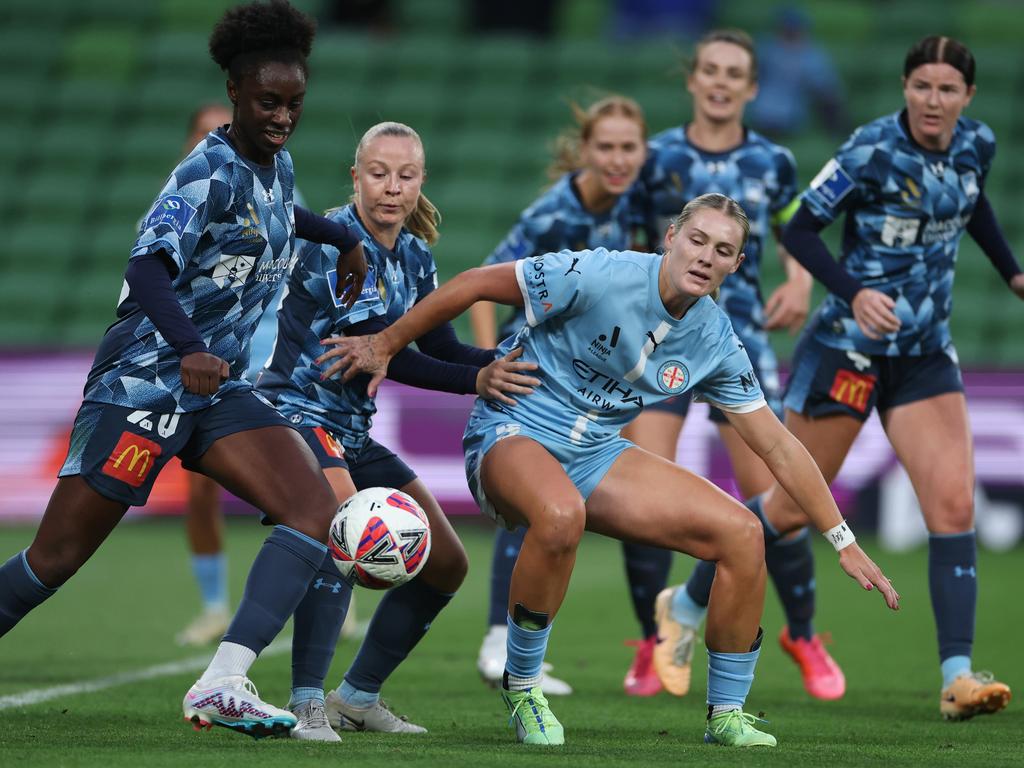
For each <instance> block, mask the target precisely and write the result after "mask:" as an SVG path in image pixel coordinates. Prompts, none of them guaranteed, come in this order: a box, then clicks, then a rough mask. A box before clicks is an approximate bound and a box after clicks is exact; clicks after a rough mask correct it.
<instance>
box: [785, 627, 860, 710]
mask: <svg viewBox="0 0 1024 768" xmlns="http://www.w3.org/2000/svg"><path fill="white" fill-rule="evenodd" d="M779 645H781V646H782V650H784V651H785V652H786V653H788V654H789V655H790V656H791V657H792V659H793V661H795V662H796V663H797V664H798V665H799V666H800V674H801V675H802V676H803V679H804V689H805V690H806V691H807V692H808V693H809V694H811V696H813V697H814V698H816V699H824V700H825V701H832V700H834V699H841V698H842V697H843V694H844V693H846V677H845V676H844V675H843V670H841V669H840V668H839V665H838V664H836V662H835V659H833V658H832V657H831V656H830V655H829V652H828V651H827V650H825V644H824V643H823V642H822V640H821V636H820V635H814V637H812V638H811V639H810V640H805V639H804V638H802V637H798V638H797V639H796V640H793V639H792V638H791V637H790V636H789V628H788V627H783V628H782V632H780V633H779Z"/></svg>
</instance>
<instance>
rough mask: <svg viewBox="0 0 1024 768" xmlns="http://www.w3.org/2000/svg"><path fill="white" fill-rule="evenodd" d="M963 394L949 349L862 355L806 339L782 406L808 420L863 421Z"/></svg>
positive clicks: (811, 337)
mask: <svg viewBox="0 0 1024 768" xmlns="http://www.w3.org/2000/svg"><path fill="white" fill-rule="evenodd" d="M963 391H964V383H963V379H962V377H961V375H960V366H959V365H958V363H957V359H956V352H955V350H953V348H952V347H949V348H948V349H947V350H944V351H941V352H932V353H930V354H927V355H900V356H895V357H889V356H886V355H863V354H861V353H860V352H853V351H850V350H845V349H836V348H834V347H828V346H825V345H824V344H822V343H821V342H820V341H818V340H816V339H815V338H814V335H813V334H806V335H805V336H804V338H803V339H801V340H800V343H799V344H798V345H797V348H796V351H795V352H794V355H793V375H792V376H790V377H789V382H788V384H787V385H786V398H785V406H786V408H787V409H789V410H791V411H796V412H797V413H801V414H803V415H804V416H810V417H812V418H813V417H818V416H828V415H831V414H837V413H838V414H845V415H847V416H853V417H854V418H856V419H858V420H860V421H866V420H867V418H868V416H870V415H871V410H872V409H873V408H878V410H879V411H887V410H889V409H890V408H895V407H896V406H899V405H906V404H907V403H914V402H917V401H918V400H926V399H928V398H929V397H937V396H938V395H944V394H946V393H949V392H963Z"/></svg>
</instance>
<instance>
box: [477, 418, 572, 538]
mask: <svg viewBox="0 0 1024 768" xmlns="http://www.w3.org/2000/svg"><path fill="white" fill-rule="evenodd" d="M480 479H481V483H482V485H483V491H484V494H485V495H486V496H487V500H488V501H489V502H490V503H491V504H493V505H494V507H495V509H496V510H497V511H498V513H499V514H500V515H501V517H502V518H503V519H504V520H505V521H507V522H508V523H510V524H512V525H526V526H532V525H534V524H535V523H543V524H546V525H554V526H563V525H564V526H572V527H576V528H578V529H579V531H580V532H582V529H583V525H584V524H585V519H584V518H585V515H586V512H585V508H584V505H583V497H582V496H581V495H580V492H579V491H578V490H577V489H576V486H575V485H573V483H572V481H571V480H570V479H569V476H568V475H567V474H566V472H565V469H564V468H563V467H562V465H561V463H560V462H559V461H558V459H556V458H555V457H554V456H552V455H551V453H549V452H548V450H547V449H546V448H545V447H544V446H543V445H541V444H540V443H538V442H537V441H536V440H533V439H531V438H529V437H523V436H518V435H517V436H515V437H508V438H505V439H504V440H499V441H498V442H497V443H495V444H494V446H493V447H492V448H491V449H490V450H489V451H488V452H487V454H486V455H485V456H484V458H483V461H482V462H481V466H480Z"/></svg>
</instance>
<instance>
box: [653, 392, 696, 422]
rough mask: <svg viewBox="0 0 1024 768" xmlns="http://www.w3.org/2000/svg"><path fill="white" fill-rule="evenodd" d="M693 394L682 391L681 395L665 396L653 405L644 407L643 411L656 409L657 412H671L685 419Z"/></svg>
mask: <svg viewBox="0 0 1024 768" xmlns="http://www.w3.org/2000/svg"><path fill="white" fill-rule="evenodd" d="M692 399H693V396H692V395H691V394H690V393H689V392H683V394H681V395H673V396H672V397H667V398H665V399H664V400H659V401H658V402H656V403H655V404H654V405H649V406H647V407H646V408H644V411H658V412H659V413H671V414H672V415H674V416H678V417H679V418H680V419H685V418H686V414H687V413H689V412H690V401H691V400H692Z"/></svg>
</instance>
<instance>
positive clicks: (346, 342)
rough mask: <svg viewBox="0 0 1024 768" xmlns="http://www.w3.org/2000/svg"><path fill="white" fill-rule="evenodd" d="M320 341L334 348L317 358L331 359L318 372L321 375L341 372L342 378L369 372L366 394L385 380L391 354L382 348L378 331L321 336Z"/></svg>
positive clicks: (319, 361) (323, 377) (318, 359)
mask: <svg viewBox="0 0 1024 768" xmlns="http://www.w3.org/2000/svg"><path fill="white" fill-rule="evenodd" d="M320 343H321V344H323V345H324V346H325V347H328V346H329V347H333V348H332V349H330V350H328V351H327V352H324V354H322V355H320V357H318V358H317V359H316V362H317V364H319V365H323V364H324V363H326V362H327V361H329V360H333V361H334V362H333V363H331V365H330V367H329V368H328V369H327V370H325V371H324V372H323V373H322V374H320V378H321V379H330V378H332V377H333V376H337V375H338V374H339V373H340V374H341V380H342V381H351V380H352V379H353V378H354V377H356V376H358V375H359V374H360V373H368V374H370V383H369V385H367V387H366V394H367V395H369V396H370V397H373V396H374V395H376V394H377V387H378V385H379V384H380V383H381V382H382V381H383V380H384V376H385V375H386V374H387V372H388V363H389V362H390V360H391V358H392V355H391V354H390V353H388V352H387V351H386V350H385V349H384V343H383V342H382V341H381V339H380V334H379V333H374V334H371V335H369V336H331V337H330V338H327V339H321V340H320Z"/></svg>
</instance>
